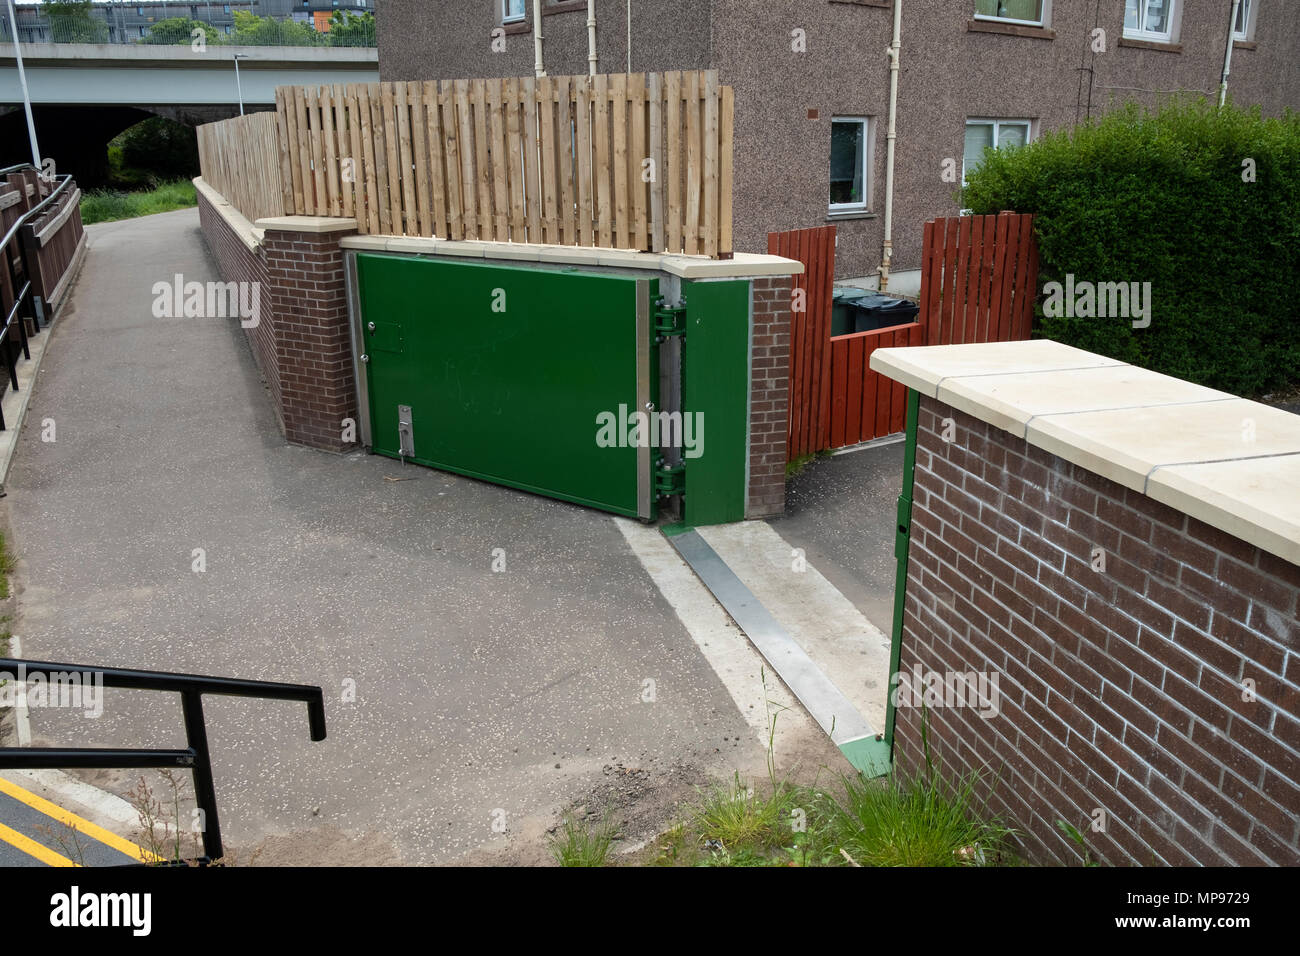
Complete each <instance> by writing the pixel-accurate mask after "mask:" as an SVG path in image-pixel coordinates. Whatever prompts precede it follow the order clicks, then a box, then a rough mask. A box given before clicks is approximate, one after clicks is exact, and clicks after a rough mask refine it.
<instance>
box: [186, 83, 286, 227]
mask: <svg viewBox="0 0 1300 956" xmlns="http://www.w3.org/2000/svg"><path fill="white" fill-rule="evenodd" d="M286 94H287V90H286V89H285V87H283V86H281V87H277V88H276V91H275V119H276V123H275V125H276V132H277V133H278V134H279V139H280V185H281V190H282V195H283V198H284V208H285V211H286V212H288V213H290V214H292V213H293V212H294V211H295V210H297V208H298V199H297V197H298V196H300V195H301V194H302V182H301V180H300V179H299V178H298V177H299V176H300V175H301V173H299V171H298V167H297V165H296V164H295V163H294V161H293V146H294V145H296V144H295V140H296V139H297V136H296V133H297V131H296V130H295V129H294V121H295V119H296V117H295V116H294V113H293V110H291V109H289V108H288V96H287V95H286ZM207 128H208V127H207V126H200V127H199V129H201V130H202V129H207Z"/></svg>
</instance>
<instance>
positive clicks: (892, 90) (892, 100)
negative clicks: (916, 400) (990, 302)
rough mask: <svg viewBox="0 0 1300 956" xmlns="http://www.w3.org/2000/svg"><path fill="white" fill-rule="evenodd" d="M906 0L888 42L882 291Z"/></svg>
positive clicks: (890, 247)
mask: <svg viewBox="0 0 1300 956" xmlns="http://www.w3.org/2000/svg"><path fill="white" fill-rule="evenodd" d="M902 40H903V0H894V38H893V40H892V41H891V42H890V44H889V50H888V51H887V52H888V54H889V130H888V132H886V133H885V244H884V249H883V250H882V254H881V259H880V291H881V292H884V291H885V290H886V289H888V288H889V262H890V260H891V259H892V258H893V257H894V140H895V139H897V138H898V54H899V51H900V50H901V49H902V46H903V42H902Z"/></svg>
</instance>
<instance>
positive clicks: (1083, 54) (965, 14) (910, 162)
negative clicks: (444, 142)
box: [376, 0, 1300, 278]
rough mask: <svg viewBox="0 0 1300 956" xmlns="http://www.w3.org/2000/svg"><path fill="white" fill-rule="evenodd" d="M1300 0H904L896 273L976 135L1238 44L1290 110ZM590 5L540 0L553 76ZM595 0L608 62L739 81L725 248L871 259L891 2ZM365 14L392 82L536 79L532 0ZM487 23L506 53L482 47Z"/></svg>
mask: <svg viewBox="0 0 1300 956" xmlns="http://www.w3.org/2000/svg"><path fill="white" fill-rule="evenodd" d="M1294 6H1295V4H1294V2H1293V0H1242V4H1241V7H1240V10H1239V14H1238V18H1237V22H1236V23H1235V24H1230V23H1229V21H1230V19H1231V11H1232V0H1095V2H1078V0H903V3H902V25H901V56H900V70H899V89H898V107H897V109H898V119H897V140H896V143H897V157H896V160H895V188H894V224H893V231H894V257H893V266H892V267H893V269H894V270H895V271H897V270H902V269H910V268H917V267H919V266H920V251H921V224H922V223H923V222H924V221H925V220H927V219H930V218H933V217H935V216H950V215H956V214H957V213H958V211H959V202H958V199H957V191H958V189H959V188H960V180H961V179H962V177H963V175H964V174H965V173H966V172H967V171H969V170H970V169H971V168H972V167H973V166H974V165H976V164H978V163H979V161H980V158H981V156H982V155H983V151H984V150H985V149H986V148H988V147H1008V146H1014V145H1018V144H1021V143H1024V142H1026V141H1028V140H1032V139H1034V138H1035V137H1037V136H1040V135H1041V134H1042V133H1043V132H1045V131H1047V130H1054V129H1061V128H1064V127H1069V126H1071V125H1073V124H1075V123H1077V122H1079V121H1081V120H1083V119H1085V118H1087V117H1088V116H1095V115H1097V114H1098V113H1100V112H1102V111H1105V110H1108V109H1111V108H1113V107H1114V106H1117V105H1119V104H1122V103H1125V102H1128V101H1131V100H1135V101H1137V102H1139V103H1143V104H1148V105H1154V104H1156V103H1158V102H1159V101H1160V100H1162V99H1164V98H1166V97H1168V96H1170V95H1174V94H1177V93H1181V92H1190V93H1202V94H1206V95H1217V91H1218V88H1219V84H1220V80H1221V78H1222V73H1223V65H1224V54H1225V52H1226V50H1227V46H1228V44H1229V42H1231V44H1232V48H1233V49H1232V69H1231V79H1230V83H1229V91H1230V94H1231V96H1232V98H1233V100H1234V101H1235V102H1236V103H1238V104H1259V105H1260V106H1261V107H1262V108H1263V110H1264V112H1265V113H1267V114H1278V113H1280V112H1281V111H1282V110H1283V109H1284V108H1285V107H1292V108H1297V107H1300V20H1298V19H1297V18H1296V16H1295V10H1294V9H1293V7H1294ZM587 9H588V4H587V2H586V0H542V35H543V60H544V64H545V69H546V72H547V73H548V74H551V75H555V76H559V75H564V74H583V73H587V72H588V24H587ZM595 9H596V38H597V39H596V56H597V62H596V67H597V69H598V70H599V71H600V72H603V73H609V72H624V71H632V72H641V71H661V70H695V69H716V70H718V71H719V73H720V76H721V80H722V82H723V83H725V84H729V85H731V86H733V87H735V90H736V117H735V193H734V195H735V237H736V251H738V252H764V251H766V248H767V240H766V237H767V233H768V232H769V231H780V230H786V229H797V228H805V227H810V226H818V225H822V224H825V223H834V224H835V225H836V226H837V227H838V234H839V245H838V252H837V272H838V274H839V277H841V278H845V277H851V276H865V275H870V274H873V273H875V272H876V271H877V269H878V268H879V266H880V262H881V258H882V249H883V240H884V225H883V221H882V217H883V212H884V203H885V182H886V169H885V165H886V164H885V156H886V133H887V124H888V115H889V86H890V81H889V58H888V54H887V52H886V51H887V48H888V47H889V45H890V42H891V39H892V34H893V16H894V14H893V2H892V0H762V2H757V0H596V4H595ZM376 13H377V17H378V18H379V20H380V21H381V23H380V24H379V30H378V32H379V34H380V39H379V66H380V74H381V77H382V79H384V80H412V79H430V78H432V79H448V78H459V77H485V76H532V75H533V72H534V42H533V41H534V37H533V27H534V23H533V2H532V0H447V2H443V3H440V4H438V5H437V6H436V7H431V6H430V4H429V3H428V2H427V0H380V2H379V4H378V9H377V12H376ZM382 21H388V22H392V23H400V24H401V28H400V29H391V30H387V31H385V30H384V28H383V22H382ZM497 28H501V29H503V30H504V32H505V40H506V44H505V51H504V52H493V47H492V31H493V30H494V29H497ZM1098 31H1100V32H1098ZM1230 33H1231V36H1232V40H1231V41H1229V34H1230ZM629 38H630V41H631V42H630V43H629ZM498 45H499V44H498Z"/></svg>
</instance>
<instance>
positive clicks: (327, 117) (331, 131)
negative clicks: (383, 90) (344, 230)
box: [321, 86, 344, 216]
mask: <svg viewBox="0 0 1300 956" xmlns="http://www.w3.org/2000/svg"><path fill="white" fill-rule="evenodd" d="M321 91H322V94H324V96H322V99H321V130H322V133H321V135H322V138H324V140H325V182H326V183H328V186H329V215H330V216H342V215H343V177H342V163H341V159H342V156H343V152H344V151H343V150H342V148H341V143H339V125H338V118H339V113H341V112H342V105H341V104H339V103H338V98H337V96H335V95H334V94H335V91H337V88H335V87H333V86H322V87H321Z"/></svg>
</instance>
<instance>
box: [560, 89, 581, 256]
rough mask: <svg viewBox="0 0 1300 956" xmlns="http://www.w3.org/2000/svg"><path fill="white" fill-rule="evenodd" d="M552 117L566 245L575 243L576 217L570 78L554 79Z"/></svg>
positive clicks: (563, 236)
mask: <svg viewBox="0 0 1300 956" xmlns="http://www.w3.org/2000/svg"><path fill="white" fill-rule="evenodd" d="M555 84H556V87H555V88H556V94H555V95H556V114H555V148H556V152H557V153H558V154H559V159H560V170H559V171H560V190H559V194H558V196H557V201H558V202H559V217H560V233H561V239H560V241H561V242H563V243H564V244H565V245H566V246H572V245H575V244H576V243H577V241H578V218H577V210H576V205H575V199H574V184H573V172H574V165H575V164H574V159H575V157H574V151H575V149H576V146H575V142H576V140H575V137H576V135H577V129H576V125H575V122H574V113H573V78H572V77H568V76H561V77H557V78H556V81H555Z"/></svg>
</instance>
